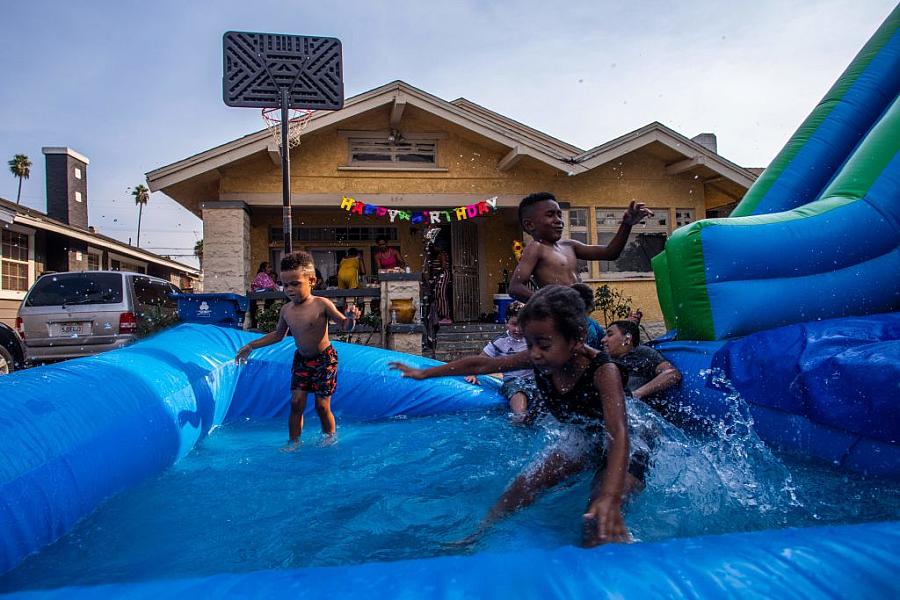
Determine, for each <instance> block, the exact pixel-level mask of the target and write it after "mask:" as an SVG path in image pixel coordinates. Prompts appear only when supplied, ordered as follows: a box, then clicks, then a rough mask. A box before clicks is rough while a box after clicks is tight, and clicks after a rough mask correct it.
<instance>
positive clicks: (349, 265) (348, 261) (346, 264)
mask: <svg viewBox="0 0 900 600" xmlns="http://www.w3.org/2000/svg"><path fill="white" fill-rule="evenodd" d="M365 274H366V268H365V266H364V265H363V262H362V260H360V256H359V251H358V250H357V249H356V248H350V249H349V250H347V257H346V258H343V259H341V264H340V265H338V274H337V276H338V289H341V290H355V289H356V288H358V287H359V277H360V275H365Z"/></svg>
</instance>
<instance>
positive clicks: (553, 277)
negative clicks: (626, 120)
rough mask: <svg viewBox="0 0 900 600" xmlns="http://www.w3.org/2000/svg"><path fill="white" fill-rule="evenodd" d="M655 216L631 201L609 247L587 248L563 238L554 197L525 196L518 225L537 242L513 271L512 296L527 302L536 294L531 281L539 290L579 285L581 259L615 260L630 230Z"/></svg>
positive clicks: (559, 215)
mask: <svg viewBox="0 0 900 600" xmlns="http://www.w3.org/2000/svg"><path fill="white" fill-rule="evenodd" d="M652 216H653V211H651V210H650V209H649V208H646V207H645V206H644V204H643V203H642V202H634V201H632V202H631V204H630V205H629V206H628V208H627V209H626V210H625V214H624V215H622V224H621V225H620V226H619V230H618V231H617V232H616V235H615V237H613V239H612V240H611V241H610V242H609V245H607V246H597V245H588V244H582V243H581V242H579V241H576V240H564V239H561V238H562V233H563V229H564V226H565V223H564V222H563V215H562V209H561V208H560V207H559V203H558V202H557V201H556V197H555V196H554V195H553V194H550V193H549V192H538V193H536V194H531V195H530V196H526V197H525V198H523V199H522V201H521V202H520V203H519V223H521V225H522V229H524V230H525V232H526V233H528V235H530V236H531V237H532V238H534V239H533V240H532V241H531V242H529V243H528V245H527V246H525V250H524V251H523V252H522V259H521V260H520V261H519V264H518V266H516V270H515V271H513V274H512V280H511V281H510V284H509V295H510V296H512V297H513V298H515V299H516V300H520V301H522V302H528V299H529V298H530V297H531V295H532V294H533V293H534V292H533V291H532V290H531V289H530V288H529V285H528V283H529V280H533V281H534V283H535V284H536V285H537V287H538V288H542V287H544V286H546V285H551V284H557V285H572V284H573V283H576V282H577V281H578V259H581V260H616V259H617V258H619V255H620V254H622V250H623V249H624V248H625V244H626V243H627V242H628V235H629V234H630V233H631V228H632V227H633V226H634V225H637V224H638V223H640V222H641V221H642V220H644V219H645V218H647V217H652Z"/></svg>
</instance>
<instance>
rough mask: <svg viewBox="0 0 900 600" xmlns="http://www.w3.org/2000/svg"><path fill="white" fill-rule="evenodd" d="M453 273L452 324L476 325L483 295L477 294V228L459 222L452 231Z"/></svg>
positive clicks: (470, 223) (470, 224) (473, 225)
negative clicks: (467, 322) (471, 322)
mask: <svg viewBox="0 0 900 600" xmlns="http://www.w3.org/2000/svg"><path fill="white" fill-rule="evenodd" d="M450 239H451V244H450V245H451V248H452V256H451V261H450V266H451V269H452V271H453V287H452V291H453V302H452V306H453V320H454V321H477V320H478V317H479V316H480V312H481V311H480V308H481V294H480V292H479V290H478V225H476V224H475V223H472V222H471V221H457V222H456V223H453V225H452V226H451V228H450Z"/></svg>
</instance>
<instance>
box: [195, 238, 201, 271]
mask: <svg viewBox="0 0 900 600" xmlns="http://www.w3.org/2000/svg"><path fill="white" fill-rule="evenodd" d="M194 256H196V257H197V260H199V261H200V268H201V269H202V268H203V240H202V239H201V240H197V243H196V244H194Z"/></svg>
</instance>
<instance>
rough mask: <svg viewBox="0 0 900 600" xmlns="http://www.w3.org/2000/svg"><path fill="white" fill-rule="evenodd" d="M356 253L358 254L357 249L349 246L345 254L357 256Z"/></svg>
mask: <svg viewBox="0 0 900 600" xmlns="http://www.w3.org/2000/svg"><path fill="white" fill-rule="evenodd" d="M358 254H359V250H357V249H356V248H350V249H349V250H347V256H351V257H352V256H357V255H358Z"/></svg>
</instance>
